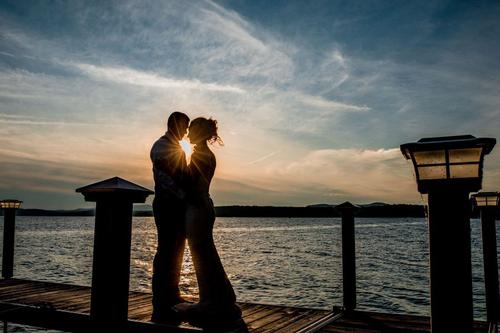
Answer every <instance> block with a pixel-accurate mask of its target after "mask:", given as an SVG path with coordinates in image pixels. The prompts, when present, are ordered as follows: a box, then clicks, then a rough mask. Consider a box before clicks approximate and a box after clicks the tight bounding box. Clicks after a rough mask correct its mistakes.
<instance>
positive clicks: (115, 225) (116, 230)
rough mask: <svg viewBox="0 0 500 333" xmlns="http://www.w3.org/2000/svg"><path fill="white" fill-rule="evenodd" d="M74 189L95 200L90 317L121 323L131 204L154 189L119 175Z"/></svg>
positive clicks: (125, 310) (124, 317)
mask: <svg viewBox="0 0 500 333" xmlns="http://www.w3.org/2000/svg"><path fill="white" fill-rule="evenodd" d="M76 192H79V193H82V194H83V196H84V197H85V201H95V202H96V212H95V231H94V256H93V264H92V293H91V298H90V317H91V319H92V320H93V321H94V322H96V323H97V324H98V325H100V326H105V327H108V326H114V325H120V324H123V323H125V322H126V321H127V317H128V297H129V295H128V294H129V275H130V241H131V233H132V206H133V203H135V202H139V203H142V202H144V201H145V200H146V198H147V197H148V196H149V195H150V194H153V193H154V192H152V191H150V190H148V189H147V188H144V187H142V186H139V185H136V184H134V183H131V182H129V181H127V180H124V179H122V178H119V177H114V178H110V179H106V180H103V181H100V182H98V183H94V184H90V185H87V186H84V187H81V188H79V189H77V190H76ZM115 328H116V327H115Z"/></svg>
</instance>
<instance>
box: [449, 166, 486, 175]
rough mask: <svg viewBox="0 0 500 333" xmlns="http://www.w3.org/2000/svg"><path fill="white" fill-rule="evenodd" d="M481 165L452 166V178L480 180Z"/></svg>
mask: <svg viewBox="0 0 500 333" xmlns="http://www.w3.org/2000/svg"><path fill="white" fill-rule="evenodd" d="M478 177H479V164H461V165H460V164H459V165H450V178H478Z"/></svg>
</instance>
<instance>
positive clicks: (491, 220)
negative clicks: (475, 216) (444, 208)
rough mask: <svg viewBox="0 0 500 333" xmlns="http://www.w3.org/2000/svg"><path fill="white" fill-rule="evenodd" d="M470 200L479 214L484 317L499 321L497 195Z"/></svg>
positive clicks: (481, 194) (481, 193) (490, 193)
mask: <svg viewBox="0 0 500 333" xmlns="http://www.w3.org/2000/svg"><path fill="white" fill-rule="evenodd" d="M472 199H473V202H474V205H475V206H476V207H477V208H478V209H479V211H480V214H481V237H482V239H483V262H484V289H485V294H486V317H487V320H488V321H492V320H499V319H500V317H499V314H498V311H500V308H499V304H498V302H499V300H498V262H497V233H496V226H495V216H496V210H497V207H498V201H499V193H498V192H480V193H476V194H473V195H472Z"/></svg>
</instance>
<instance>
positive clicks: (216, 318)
mask: <svg viewBox="0 0 500 333" xmlns="http://www.w3.org/2000/svg"><path fill="white" fill-rule="evenodd" d="M173 309H174V311H177V312H178V314H179V316H180V318H182V320H185V321H187V322H188V323H190V324H191V325H193V326H197V327H202V328H205V329H218V330H222V329H224V330H225V329H230V328H233V327H235V326H240V325H244V322H243V320H242V319H241V309H240V308H239V307H238V306H237V305H236V304H231V305H228V306H224V307H220V306H216V305H210V304H201V303H195V304H188V303H181V304H177V305H175V306H174V307H173Z"/></svg>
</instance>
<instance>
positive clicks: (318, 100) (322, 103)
mask: <svg viewBox="0 0 500 333" xmlns="http://www.w3.org/2000/svg"><path fill="white" fill-rule="evenodd" d="M296 98H297V100H298V101H299V102H300V103H302V104H304V105H306V106H310V107H315V108H318V109H330V110H337V111H345V112H351V111H352V112H366V111H369V110H370V108H369V107H368V106H358V105H352V104H345V103H341V102H336V101H332V100H327V99H325V98H323V97H321V96H312V95H305V94H297V97H296Z"/></svg>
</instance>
